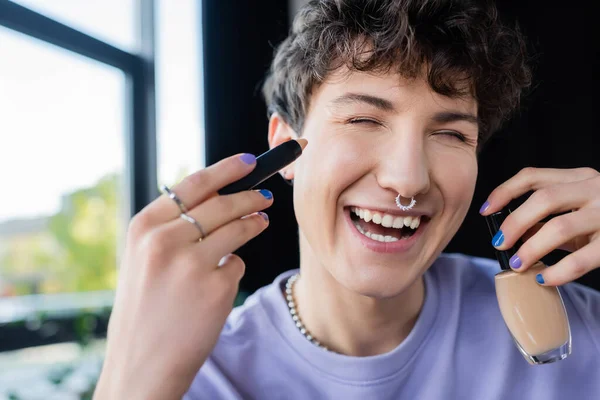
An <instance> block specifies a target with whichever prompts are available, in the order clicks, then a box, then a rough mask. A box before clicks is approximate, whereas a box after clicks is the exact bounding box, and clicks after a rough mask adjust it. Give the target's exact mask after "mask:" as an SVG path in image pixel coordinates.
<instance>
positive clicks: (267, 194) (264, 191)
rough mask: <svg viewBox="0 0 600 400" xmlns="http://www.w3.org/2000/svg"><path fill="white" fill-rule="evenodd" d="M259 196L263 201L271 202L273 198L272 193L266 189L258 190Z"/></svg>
mask: <svg viewBox="0 0 600 400" xmlns="http://www.w3.org/2000/svg"><path fill="white" fill-rule="evenodd" d="M259 192H260V194H262V195H263V196H264V198H265V199H267V200H271V199H272V198H273V193H271V192H270V191H269V190H267V189H260V190H259Z"/></svg>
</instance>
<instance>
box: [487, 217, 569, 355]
mask: <svg viewBox="0 0 600 400" xmlns="http://www.w3.org/2000/svg"><path fill="white" fill-rule="evenodd" d="M509 213H510V211H509V210H507V211H500V212H497V213H495V214H492V215H490V216H488V217H486V220H487V223H488V227H489V229H490V233H491V234H492V236H493V235H495V234H496V232H497V231H498V230H499V229H500V225H501V224H502V221H504V219H505V218H506V216H507V215H508V214H509ZM518 245H519V244H517V245H516V246H515V247H513V248H511V249H509V250H506V251H496V256H497V258H498V261H499V263H500V267H501V269H502V271H500V272H499V273H498V274H496V276H495V283H496V296H497V298H498V305H499V307H500V312H501V314H502V318H503V319H504V322H505V324H506V326H507V328H508V330H509V331H510V334H511V335H512V338H513V340H514V341H515V344H516V345H517V348H518V349H519V351H520V352H521V354H522V355H523V357H525V359H526V360H527V361H528V362H529V363H530V364H547V363H551V362H554V361H559V360H563V359H565V358H567V356H568V355H569V354H571V330H570V328H569V320H568V318H567V312H566V310H565V306H564V303H563V301H562V297H561V296H560V292H559V290H558V288H557V287H555V286H541V285H539V284H538V283H537V281H536V279H535V277H536V275H537V274H538V273H539V272H541V271H542V270H543V269H544V268H545V267H546V266H545V265H544V263H542V262H541V261H538V262H537V263H535V264H534V265H533V266H531V267H530V268H528V269H527V270H526V271H524V272H516V271H513V270H512V269H511V268H510V263H509V260H510V257H512V256H513V255H514V254H515V253H516V252H517V249H518Z"/></svg>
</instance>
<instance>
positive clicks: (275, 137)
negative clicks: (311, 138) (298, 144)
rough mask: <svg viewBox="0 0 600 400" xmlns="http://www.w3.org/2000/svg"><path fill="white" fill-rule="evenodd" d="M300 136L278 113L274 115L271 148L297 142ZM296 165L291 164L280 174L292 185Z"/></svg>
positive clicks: (270, 133) (270, 130) (271, 119)
mask: <svg viewBox="0 0 600 400" xmlns="http://www.w3.org/2000/svg"><path fill="white" fill-rule="evenodd" d="M296 139H298V135H297V134H296V132H294V130H293V129H292V127H291V126H289V125H288V123H287V122H285V120H284V119H283V118H282V117H281V115H280V114H278V113H273V114H272V115H271V118H270V119H269V147H270V148H271V149H272V148H273V147H277V146H279V145H280V144H282V143H284V142H287V141H288V140H296ZM294 164H295V163H291V164H290V165H288V166H287V167H285V168H284V169H282V170H281V171H279V173H280V174H281V176H283V179H285V181H286V182H287V183H289V184H290V185H291V184H292V183H293V179H294Z"/></svg>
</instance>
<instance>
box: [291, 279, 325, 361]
mask: <svg viewBox="0 0 600 400" xmlns="http://www.w3.org/2000/svg"><path fill="white" fill-rule="evenodd" d="M298 278H300V274H294V275H292V276H290V277H289V278H288V280H287V282H286V283H285V298H286V300H287V305H288V310H289V312H290V315H291V316H292V319H293V320H294V322H295V323H296V328H298V330H299V331H300V333H301V334H302V335H303V336H304V337H305V338H306V339H307V340H308V341H309V342H311V343H312V344H314V345H315V346H317V347H320V348H322V349H323V350H327V351H329V349H328V348H327V347H325V346H324V345H322V344H321V343H320V342H319V341H318V340H317V339H315V338H314V337H313V336H312V335H311V334H310V333H309V332H308V330H307V329H306V327H305V326H304V324H303V323H302V320H301V319H300V314H298V310H296V302H295V301H294V283H296V281H297V280H298Z"/></svg>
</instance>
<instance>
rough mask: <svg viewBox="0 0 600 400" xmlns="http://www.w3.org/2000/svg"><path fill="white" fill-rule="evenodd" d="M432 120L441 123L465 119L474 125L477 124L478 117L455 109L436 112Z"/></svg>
mask: <svg viewBox="0 0 600 400" xmlns="http://www.w3.org/2000/svg"><path fill="white" fill-rule="evenodd" d="M433 120H434V121H435V122H439V123H442V124H443V123H449V122H457V121H466V122H470V123H472V124H475V125H479V119H477V116H475V115H473V114H468V113H461V112H456V111H444V112H439V113H436V114H435V115H434V116H433Z"/></svg>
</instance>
